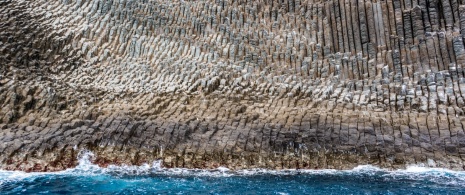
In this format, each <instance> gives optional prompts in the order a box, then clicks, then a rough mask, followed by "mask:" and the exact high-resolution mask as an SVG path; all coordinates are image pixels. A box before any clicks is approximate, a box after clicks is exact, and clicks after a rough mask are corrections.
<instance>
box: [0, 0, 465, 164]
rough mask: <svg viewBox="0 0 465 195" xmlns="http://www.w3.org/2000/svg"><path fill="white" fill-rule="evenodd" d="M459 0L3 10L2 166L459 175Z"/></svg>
mask: <svg viewBox="0 0 465 195" xmlns="http://www.w3.org/2000/svg"><path fill="white" fill-rule="evenodd" d="M463 38H465V2H464V1H463V0H458V1H457V0H372V1H370V0H329V1H319V0H301V1H299V0H274V1H271V0H270V1H263V0H258V1H250V0H232V1H226V0H210V1H167V0H35V1H27V0H0V168H1V169H6V170H24V171H57V170H62V169H65V168H68V167H73V166H75V165H76V164H77V160H76V159H77V157H78V155H79V152H80V151H84V150H89V151H92V152H93V153H94V154H95V159H93V161H94V163H96V164H99V165H101V166H107V165H108V164H133V165H140V164H143V163H151V162H153V161H154V160H163V166H165V167H185V168H216V167H219V166H224V167H228V168H231V169H243V168H269V169H286V168H298V169H315V168H317V169H320V168H333V169H349V168H353V167H355V166H357V165H360V164H372V165H377V166H380V167H384V168H393V169H396V168H402V167H405V166H406V165H409V164H421V163H424V164H425V165H426V166H437V167H444V168H451V169H455V170H463V169H464V168H465V167H464V165H465V164H464V159H465V132H464V125H465V117H464V111H463V109H464V107H465V102H464V97H465V78H464V76H465V49H464V39H463Z"/></svg>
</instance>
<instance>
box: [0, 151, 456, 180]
mask: <svg viewBox="0 0 465 195" xmlns="http://www.w3.org/2000/svg"><path fill="white" fill-rule="evenodd" d="M78 157H79V159H78V165H77V166H76V167H75V168H71V169H67V170H64V171H59V172H52V173H26V172H22V171H1V170H0V185H2V183H3V182H5V181H15V180H23V179H28V178H35V177H38V176H43V175H73V176H92V175H102V174H103V175H113V176H127V175H148V176H151V175H167V176H196V177H231V176H253V175H295V174H308V175H344V174H346V175H368V176H370V175H377V176H382V177H390V178H399V177H401V178H406V179H412V180H422V179H429V180H431V181H433V182H438V183H439V182H445V183H446V184H454V185H463V186H465V172H464V171H453V170H449V169H443V168H428V167H425V166H424V165H411V166H408V167H407V168H406V169H400V170H387V169H382V168H379V167H376V166H372V165H360V166H357V167H355V168H354V169H351V170H334V169H320V170H296V169H286V170H268V169H245V170H237V171H234V170H230V169H228V168H226V167H218V168H216V169H185V168H163V166H162V164H163V162H162V161H160V160H159V161H154V162H153V163H151V164H143V165H141V166H129V165H121V166H116V165H110V166H108V167H106V168H102V167H99V166H98V165H95V164H93V163H92V161H93V159H94V154H93V153H92V152H89V151H82V152H80V153H79V155H78ZM447 182H449V183H447Z"/></svg>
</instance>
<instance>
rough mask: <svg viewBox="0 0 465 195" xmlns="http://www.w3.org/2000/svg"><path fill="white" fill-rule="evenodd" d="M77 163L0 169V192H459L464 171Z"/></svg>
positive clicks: (83, 156)
mask: <svg viewBox="0 0 465 195" xmlns="http://www.w3.org/2000/svg"><path fill="white" fill-rule="evenodd" d="M78 157H79V159H78V162H79V163H78V166H76V167H75V168H71V169H67V170H64V171H59V172H52V173H25V172H21V171H0V193H1V194H16V193H21V194H24V193H31V194H32V193H34V194H35V193H52V194H54V193H87V194H89V193H90V194H102V193H103V194H113V193H126V194H144V193H146V194H153V193H157V194H158V193H180V194H183V193H188V194H191V193H194V194H195V193H197V194H239V193H245V194H309V193H310V194H326V193H342V194H360V193H377V194H409V193H412V192H413V193H414V194H415V193H419V194H425V193H426V194H427V193H432V194H444V193H448V194H460V193H465V190H464V189H465V172H461V171H452V170H448V169H441V168H427V167H424V166H422V165H411V166H408V167H407V168H406V169H402V170H386V169H381V168H378V167H376V166H372V165H360V166H358V167H356V168H354V169H351V170H333V169H324V170H293V169H288V170H279V171H278V170H267V169H245V170H230V169H227V168H224V167H219V168H217V169H209V170H205V169H183V168H163V166H162V161H154V162H152V163H150V164H144V165H141V166H129V165H121V166H116V165H109V166H108V167H105V168H103V167H99V166H97V165H95V164H93V163H92V161H93V159H94V157H95V156H94V154H93V153H92V152H90V151H81V152H80V153H79V155H78Z"/></svg>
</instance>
